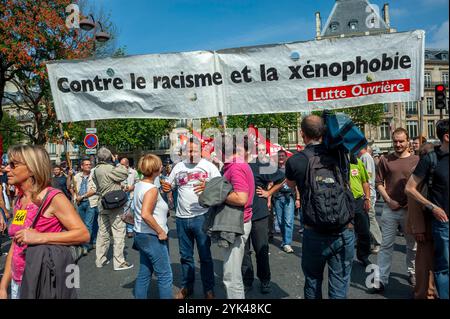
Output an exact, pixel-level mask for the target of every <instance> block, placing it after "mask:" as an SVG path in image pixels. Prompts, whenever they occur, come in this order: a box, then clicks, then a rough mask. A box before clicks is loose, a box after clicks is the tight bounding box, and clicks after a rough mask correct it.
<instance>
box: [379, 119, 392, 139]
mask: <svg viewBox="0 0 450 319" xmlns="http://www.w3.org/2000/svg"><path fill="white" fill-rule="evenodd" d="M390 138H391V127H390V125H389V123H388V122H383V123H381V125H380V139H381V140H389V139H390Z"/></svg>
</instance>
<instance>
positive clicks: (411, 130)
mask: <svg viewBox="0 0 450 319" xmlns="http://www.w3.org/2000/svg"><path fill="white" fill-rule="evenodd" d="M418 127H419V124H418V122H417V121H406V130H407V131H408V134H409V136H410V137H414V136H418V135H419V134H418V132H419V129H418Z"/></svg>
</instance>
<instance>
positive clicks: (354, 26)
mask: <svg viewBox="0 0 450 319" xmlns="http://www.w3.org/2000/svg"><path fill="white" fill-rule="evenodd" d="M348 26H349V27H350V30H356V29H357V28H358V21H356V20H352V21H350V22H349V23H348Z"/></svg>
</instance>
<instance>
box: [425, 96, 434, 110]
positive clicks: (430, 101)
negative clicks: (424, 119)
mask: <svg viewBox="0 0 450 319" xmlns="http://www.w3.org/2000/svg"><path fill="white" fill-rule="evenodd" d="M427 114H434V100H433V98H432V97H430V96H429V97H427Z"/></svg>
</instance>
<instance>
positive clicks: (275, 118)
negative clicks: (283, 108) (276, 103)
mask: <svg viewBox="0 0 450 319" xmlns="http://www.w3.org/2000/svg"><path fill="white" fill-rule="evenodd" d="M297 120H298V113H275V114H252V115H232V116H228V118H227V128H242V129H244V130H245V129H247V128H248V127H249V126H250V125H253V126H255V127H256V128H258V129H260V128H265V129H267V131H266V134H267V137H269V136H270V135H269V134H270V133H269V129H273V128H277V129H278V141H279V142H278V143H279V144H281V145H286V144H287V143H288V142H289V137H288V133H289V131H292V130H294V129H297Z"/></svg>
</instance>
